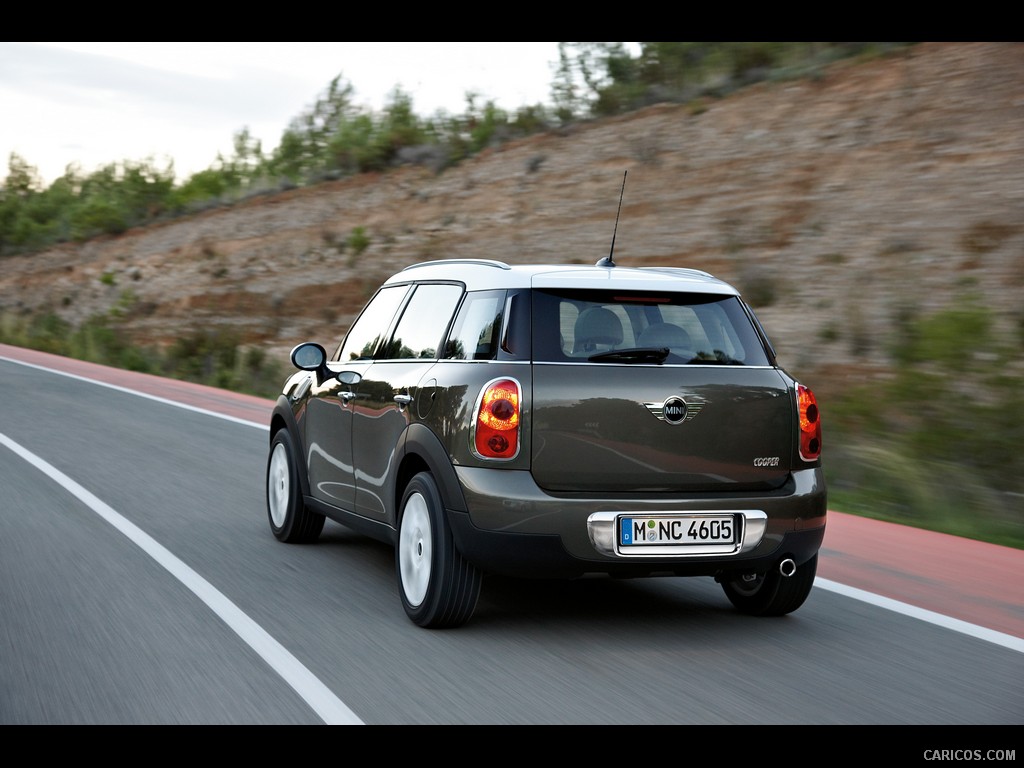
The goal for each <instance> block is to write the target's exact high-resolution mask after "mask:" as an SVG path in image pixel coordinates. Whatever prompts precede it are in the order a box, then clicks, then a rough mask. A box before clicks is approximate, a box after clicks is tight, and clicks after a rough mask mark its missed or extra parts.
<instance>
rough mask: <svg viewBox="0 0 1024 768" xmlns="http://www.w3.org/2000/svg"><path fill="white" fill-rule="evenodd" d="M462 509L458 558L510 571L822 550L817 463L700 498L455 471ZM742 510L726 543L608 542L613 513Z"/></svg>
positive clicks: (747, 558)
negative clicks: (552, 487)
mask: <svg viewBox="0 0 1024 768" xmlns="http://www.w3.org/2000/svg"><path fill="white" fill-rule="evenodd" d="M456 471H457V473H458V476H459V480H460V483H461V485H462V488H463V494H464V497H465V499H466V503H467V508H468V510H469V512H468V513H462V512H454V511H449V514H448V517H449V520H450V521H451V525H452V531H453V535H454V536H455V540H456V544H457V545H458V547H459V549H460V551H461V552H462V554H463V555H464V556H465V557H467V558H468V559H469V560H471V561H472V562H473V563H474V564H475V565H477V567H479V568H481V569H482V570H484V571H488V572H492V573H501V574H504V575H510V576H520V577H522V576H536V577H544V578H550V577H573V576H580V575H584V574H588V573H607V574H611V575H616V576H649V575H655V574H661V573H664V574H666V575H671V574H674V575H715V574H719V573H722V572H724V571H733V570H741V571H762V570H766V569H768V568H770V567H774V566H775V565H776V564H777V563H778V562H779V561H780V560H782V559H784V558H787V557H789V558H792V559H793V560H794V561H795V562H796V563H797V564H798V565H799V564H801V563H803V562H806V561H807V560H808V559H810V558H811V557H813V555H814V554H815V553H816V552H817V551H818V549H819V548H820V547H821V543H822V541H823V539H824V534H825V516H826V508H827V499H826V492H825V482H824V476H823V474H822V471H821V469H820V468H817V469H808V470H802V471H800V472H796V473H794V474H793V475H792V477H791V480H790V482H789V483H787V485H786V486H785V487H784V488H782V489H780V490H778V491H773V492H771V493H767V494H746V493H745V494H719V495H709V494H699V495H694V496H692V497H688V496H677V497H666V496H665V495H663V494H648V495H642V496H631V497H628V498H620V497H593V498H582V497H580V496H578V495H577V496H573V497H571V498H569V497H562V496H559V497H555V496H551V495H550V494H547V493H545V492H544V491H543V490H542V489H540V488H538V487H537V485H536V484H535V483H534V482H533V478H532V476H531V475H530V473H529V472H519V471H503V470H488V469H478V468H469V467H459V468H457V470H456ZM672 512H685V513H693V512H717V513H733V514H742V516H743V518H744V520H745V521H746V523H745V525H744V530H743V536H742V537H741V540H740V542H739V543H738V544H737V545H735V546H728V547H717V548H715V547H711V548H707V547H701V548H695V549H687V550H686V552H685V554H683V555H679V554H658V555H654V556H646V555H635V554H632V553H630V554H625V553H624V552H623V553H620V552H619V551H618V549H617V548H616V547H615V546H614V543H612V538H613V534H612V530H613V529H614V520H615V517H616V515H618V514H620V513H630V514H634V515H656V514H665V513H672Z"/></svg>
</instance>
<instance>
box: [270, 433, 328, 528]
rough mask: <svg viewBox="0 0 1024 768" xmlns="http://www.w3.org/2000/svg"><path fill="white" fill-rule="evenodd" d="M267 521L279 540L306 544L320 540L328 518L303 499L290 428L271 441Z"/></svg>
mask: <svg viewBox="0 0 1024 768" xmlns="http://www.w3.org/2000/svg"><path fill="white" fill-rule="evenodd" d="M267 518H268V519H269V521H270V530H271V532H272V533H273V534H274V536H275V537H277V539H278V541H284V542H288V543H291V544H305V543H309V542H313V541H316V540H317V539H318V538H320V532H321V531H322V530H323V529H324V521H325V518H324V516H323V515H319V514H317V513H315V512H312V511H310V510H309V509H308V508H307V507H306V505H305V503H304V502H303V500H302V486H301V485H300V484H299V470H298V463H297V462H296V460H295V446H294V443H293V441H292V437H291V435H290V434H289V433H288V430H287V429H280V430H278V432H277V434H275V435H274V439H273V440H271V442H270V456H269V458H268V459H267Z"/></svg>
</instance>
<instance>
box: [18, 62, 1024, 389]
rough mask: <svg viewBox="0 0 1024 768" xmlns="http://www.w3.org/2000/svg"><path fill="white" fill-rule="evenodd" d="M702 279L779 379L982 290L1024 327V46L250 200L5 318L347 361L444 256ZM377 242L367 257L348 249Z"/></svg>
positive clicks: (126, 238)
mask: <svg viewBox="0 0 1024 768" xmlns="http://www.w3.org/2000/svg"><path fill="white" fill-rule="evenodd" d="M624 172H628V177H627V181H626V188H625V196H624V200H623V204H622V211H621V218H620V220H619V223H618V230H617V235H616V240H615V256H616V261H617V262H618V263H620V264H622V265H672V266H689V267H696V268H699V269H705V270H707V271H710V272H712V273H714V274H716V275H718V276H720V277H723V278H725V279H727V280H729V281H731V282H733V283H735V284H736V285H737V286H738V287H740V288H741V290H743V291H744V293H745V294H746V296H747V297H748V299H749V300H750V301H751V302H752V303H753V304H754V305H755V307H756V308H757V310H758V314H759V315H760V317H761V319H762V321H763V322H764V324H765V326H766V328H767V330H768V332H769V334H770V335H771V336H772V337H773V339H774V341H775V343H776V346H777V347H778V351H779V353H780V358H781V360H782V362H783V364H784V365H785V366H786V367H787V368H789V369H790V370H792V371H794V372H798V373H799V374H800V375H806V376H812V375H820V376H823V377H824V376H825V375H827V373H828V372H836V371H842V370H845V369H848V368H849V366H850V365H851V364H856V365H857V366H858V368H862V367H863V366H864V365H865V364H868V365H872V366H876V367H878V368H884V366H885V365H887V362H888V361H887V355H886V349H885V340H886V338H887V336H888V332H889V329H890V328H891V326H892V324H893V322H894V319H895V318H896V317H897V316H898V315H899V314H900V313H901V312H904V311H905V310H906V309H907V308H917V309H919V310H925V311H927V310H930V309H935V308H938V307H941V306H944V305H946V304H948V303H949V302H951V301H953V300H954V299H955V297H956V296H958V295H959V294H960V293H962V292H963V291H965V290H975V291H978V292H980V293H981V294H983V295H984V296H985V297H986V301H987V302H988V303H989V304H990V305H991V306H993V307H995V308H996V309H997V310H998V311H999V313H1000V318H1001V321H1002V322H1005V323H1008V324H1019V323H1020V322H1021V311H1022V309H1021V301H1020V297H1021V295H1022V292H1021V290H1022V287H1024V44H1020V43H927V44H921V45H919V46H916V47H914V48H912V49H911V50H910V51H909V52H907V53H905V54H901V55H899V56H896V57H892V58H885V59H878V60H874V61H868V62H860V63H841V64H839V65H836V66H835V67H833V68H831V69H829V70H828V71H827V72H824V73H823V75H822V76H821V77H820V78H818V79H815V80H801V81H793V82H777V83H769V84H764V85H760V86H757V87H753V88H751V89H749V90H746V91H743V92H741V93H738V94H735V95H733V96H731V97H729V98H727V99H723V100H719V101H707V102H705V103H703V104H700V105H695V104H690V105H662V106H656V107H651V108H649V109H646V110H643V111H640V112H637V113H633V114H630V115H627V116H623V117H618V118H612V119H605V120H601V121H594V122H588V123H584V124H579V125H576V126H572V127H570V128H566V129H564V130H561V131H558V132H553V133H549V134H545V135H539V136H535V137H531V138H529V139H526V140H523V141H519V142H516V143H511V144H506V145H503V146H501V147H498V148H496V149H494V150H491V151H488V152H486V153H484V154H482V155H480V156H478V157H476V158H473V159H472V160H470V161H467V162H465V163H463V164H461V165H460V166H458V167H456V168H452V169H449V170H447V171H445V172H444V173H442V174H440V175H434V174H432V173H430V172H428V171H427V170H424V169H422V168H415V167H406V168H402V169H399V170H396V171H394V172H391V173H388V174H384V175H373V176H361V177H358V178H352V179H346V180H341V181H336V182H330V183H325V184H321V185H318V186H316V187H312V188H306V189H298V190H293V191H289V192H285V193H281V194H276V195H274V196H266V197H260V198H253V199H251V200H249V201H247V202H244V203H240V204H237V205H235V206H232V207H225V208H222V209H217V210H211V211H209V212H206V213H203V214H201V215H197V216H193V217H190V218H188V219H182V220H178V221H175V222H171V223H167V224H162V225H159V226H153V227H149V228H146V229H142V230H133V231H131V232H129V233H127V234H125V235H123V236H120V237H116V238H110V239H103V240H99V241H94V242H90V243H86V244H83V245H75V246H70V245H69V246H64V247H60V248H56V249H53V250H50V251H47V252H44V253H39V254H34V255H31V256H25V257H15V258H7V259H4V260H3V261H2V262H0V312H3V311H8V312H9V311H15V312H21V313H29V312H40V311H53V312H56V313H58V314H59V315H61V316H63V317H64V318H66V319H68V320H70V321H71V322H75V323H77V322H81V321H82V320H84V319H86V318H88V317H89V316H91V315H95V314H98V313H105V312H109V311H110V310H111V309H112V308H113V307H116V306H119V305H120V306H121V307H122V309H123V310H124V312H125V314H124V320H123V322H124V327H125V328H126V329H127V330H128V332H129V333H130V334H131V335H132V337H133V338H134V339H135V340H136V341H138V342H140V343H147V344H149V343H167V342H169V341H170V340H173V339H174V338H176V337H178V336H180V335H182V334H185V333H189V332H192V331H194V330H196V329H198V328H203V327H205V328H221V327H230V328H231V329H232V330H234V331H235V332H236V333H237V334H238V335H239V337H240V338H241V339H243V340H244V341H245V342H246V343H252V344H259V345H262V346H265V347H267V348H269V350H270V351H272V352H273V353H274V354H280V355H286V353H287V350H288V349H290V348H291V347H292V346H293V345H294V344H296V343H297V342H299V341H302V340H305V339H314V340H318V341H320V342H321V343H324V344H325V346H328V347H331V346H333V345H334V344H335V343H336V342H337V340H339V339H340V336H341V335H342V334H343V332H344V331H345V330H346V329H347V327H348V324H349V322H350V320H351V318H352V316H353V314H354V313H355V312H357V311H358V309H359V308H360V306H361V305H362V303H363V302H364V301H365V299H366V298H367V296H368V295H369V293H370V292H371V291H372V290H373V288H374V287H376V285H377V284H378V282H379V281H380V280H381V279H382V278H383V277H385V276H386V275H388V274H390V273H392V272H393V271H395V270H397V269H400V268H401V267H403V266H406V265H408V264H412V263H415V262H418V261H424V260H428V259H435V258H449V257H470V258H492V259H500V260H503V261H507V262H525V261H542V262H552V263H568V262H577V263H593V262H595V261H597V260H598V259H600V258H601V257H603V256H606V255H607V254H608V251H609V248H610V245H611V240H612V233H613V229H614V228H615V214H616V209H617V206H618V202H619V191H620V185H621V182H622V179H623V173H624ZM358 228H361V229H362V231H363V232H364V233H365V235H366V237H367V238H368V240H369V245H368V247H367V248H366V249H365V250H363V251H362V252H359V253H356V251H355V250H354V249H353V248H351V247H348V246H347V241H348V238H349V236H350V235H351V233H352V232H353V231H354V230H357V229H358Z"/></svg>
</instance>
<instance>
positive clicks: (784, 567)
mask: <svg viewBox="0 0 1024 768" xmlns="http://www.w3.org/2000/svg"><path fill="white" fill-rule="evenodd" d="M779 573H781V574H782V575H783V576H785V577H786V578H789V577H790V576H792V575H793V574H794V573H796V563H794V562H793V558H791V557H787V558H785V559H784V560H781V561H780V562H779Z"/></svg>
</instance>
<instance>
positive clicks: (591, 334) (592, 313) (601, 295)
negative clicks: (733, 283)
mask: <svg viewBox="0 0 1024 768" xmlns="http://www.w3.org/2000/svg"><path fill="white" fill-rule="evenodd" d="M533 349H534V359H536V360H541V361H551V362H559V361H579V362H584V361H588V360H589V359H590V358H591V357H593V356H595V355H602V354H605V353H609V352H616V351H619V350H631V349H667V350H669V354H668V357H666V358H665V360H664V363H665V364H677V365H678V364H691V365H701V364H704V365H768V364H769V362H768V358H767V355H766V354H765V350H764V347H763V346H762V344H761V340H760V337H759V336H758V334H757V332H756V330H755V329H754V327H753V325H752V324H751V321H750V319H749V317H748V316H747V314H746V312H744V310H743V307H742V305H741V303H740V300H739V299H738V298H737V297H735V296H721V295H716V294H703V293H660V294H649V293H635V292H628V291H541V290H534V292H533ZM609 359H610V360H611V361H614V360H615V358H614V357H612V358H608V357H607V356H606V357H605V360H609Z"/></svg>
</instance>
